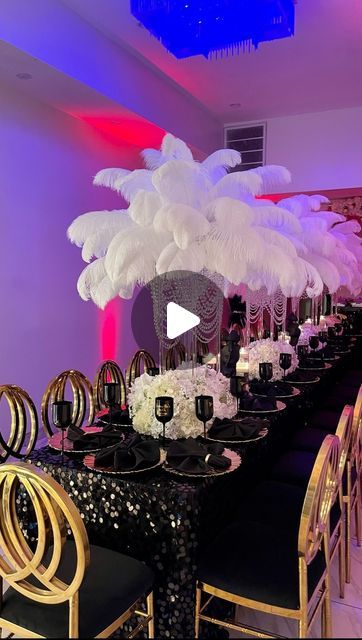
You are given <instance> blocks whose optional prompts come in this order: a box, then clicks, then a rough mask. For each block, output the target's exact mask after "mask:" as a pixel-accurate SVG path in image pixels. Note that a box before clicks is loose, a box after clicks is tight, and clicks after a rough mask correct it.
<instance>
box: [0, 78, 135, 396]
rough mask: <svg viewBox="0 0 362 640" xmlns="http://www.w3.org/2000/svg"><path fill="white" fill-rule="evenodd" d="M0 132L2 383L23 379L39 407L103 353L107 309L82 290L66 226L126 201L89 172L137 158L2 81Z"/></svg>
mask: <svg viewBox="0 0 362 640" xmlns="http://www.w3.org/2000/svg"><path fill="white" fill-rule="evenodd" d="M0 140H1V145H0V238H1V240H0V241H1V251H0V274H1V277H0V384H9V383H13V384H18V385H20V386H23V387H24V388H25V389H27V391H28V392H29V393H30V394H31V396H32V397H33V398H34V400H35V401H36V403H37V404H38V406H39V401H40V398H41V395H42V392H43V391H44V390H45V387H46V385H47V383H48V382H49V380H50V379H51V378H53V377H54V375H56V374H57V373H60V372H61V371H62V370H64V369H69V368H77V369H80V370H81V371H83V372H84V373H86V374H87V375H88V376H93V375H94V372H95V369H96V366H98V363H99V361H100V358H101V335H100V332H101V325H102V313H103V312H101V311H100V310H98V309H97V308H96V307H95V306H94V305H93V303H92V302H83V301H82V300H81V299H80V298H79V296H78V293H77V289H76V282H77V278H78V276H79V273H80V271H81V270H82V268H83V267H84V266H85V265H84V262H82V260H81V255H80V250H79V249H78V248H77V247H74V246H73V245H71V243H70V242H69V241H68V239H67V237H66V229H67V227H68V226H69V224H70V222H71V221H72V220H73V219H74V218H75V217H76V216H77V215H80V214H81V213H84V212H86V211H89V210H97V209H107V208H110V209H113V208H117V207H120V206H122V204H121V201H120V198H119V196H117V195H116V194H115V193H114V192H111V191H110V190H109V189H104V188H96V187H93V185H92V177H93V176H94V175H95V173H96V172H97V171H98V170H99V169H101V168H104V167H107V166H126V167H129V168H132V167H134V166H137V165H138V163H139V159H138V152H139V149H138V148H135V147H132V146H131V145H128V146H124V147H123V148H122V147H120V146H119V145H118V146H114V145H112V144H110V143H108V142H106V141H105V140H103V139H102V138H101V137H99V135H98V134H97V133H96V132H95V131H94V130H93V129H92V128H91V127H89V126H88V125H86V124H84V123H83V122H81V121H79V120H76V119H74V118H71V117H70V116H67V115H65V114H63V113H61V112H58V111H56V110H53V109H51V108H50V107H48V106H46V105H44V104H41V103H40V102H37V101H35V100H31V99H28V98H25V97H24V95H23V94H22V93H18V92H17V91H14V90H13V89H9V87H7V86H0Z"/></svg>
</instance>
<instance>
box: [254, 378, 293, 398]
mask: <svg viewBox="0 0 362 640" xmlns="http://www.w3.org/2000/svg"><path fill="white" fill-rule="evenodd" d="M250 391H251V393H256V394H260V395H262V396H270V397H275V396H290V395H292V390H291V388H290V385H289V384H287V383H286V382H260V381H258V380H253V381H252V382H251V383H250Z"/></svg>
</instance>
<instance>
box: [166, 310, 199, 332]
mask: <svg viewBox="0 0 362 640" xmlns="http://www.w3.org/2000/svg"><path fill="white" fill-rule="evenodd" d="M198 324H200V318H199V316H196V315H195V314H194V313H191V311H187V309H184V307H180V305H179V304H176V303H175V302H169V303H168V305H167V337H168V338H169V339H170V340H173V339H174V338H177V336H181V335H182V334H183V333H186V331H189V330H190V329H193V328H194V327H197V325H198Z"/></svg>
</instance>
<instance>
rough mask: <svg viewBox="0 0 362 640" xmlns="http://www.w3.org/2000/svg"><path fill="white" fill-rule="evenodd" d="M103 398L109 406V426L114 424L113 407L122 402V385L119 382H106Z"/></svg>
mask: <svg viewBox="0 0 362 640" xmlns="http://www.w3.org/2000/svg"><path fill="white" fill-rule="evenodd" d="M103 399H104V402H105V404H106V405H107V407H108V408H109V414H108V419H109V426H111V425H112V418H113V408H114V407H115V406H116V405H117V404H118V405H119V404H120V403H121V387H120V385H119V383H118V382H104V384H103Z"/></svg>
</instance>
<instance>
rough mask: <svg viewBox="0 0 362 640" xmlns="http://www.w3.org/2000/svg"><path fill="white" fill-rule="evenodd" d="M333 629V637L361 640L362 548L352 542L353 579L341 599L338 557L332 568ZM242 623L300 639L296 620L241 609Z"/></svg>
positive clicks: (314, 630)
mask: <svg viewBox="0 0 362 640" xmlns="http://www.w3.org/2000/svg"><path fill="white" fill-rule="evenodd" d="M331 590H332V616H333V617H332V624H333V626H332V629H333V634H332V637H333V638H362V547H357V544H356V541H355V540H353V548H352V580H351V583H350V584H347V585H346V592H345V597H344V599H343V600H341V598H340V597H339V589H338V557H335V559H334V561H333V566H332V579H331ZM238 618H239V620H240V621H243V622H244V623H246V624H248V625H252V626H253V627H257V628H259V629H265V630H267V631H269V632H271V633H273V634H274V633H275V634H278V635H281V636H284V637H287V638H296V637H297V625H296V623H295V622H294V621H287V620H285V619H282V618H277V617H276V616H269V615H268V614H262V613H254V612H252V611H250V610H248V609H245V608H242V607H239V615H238ZM320 629H321V627H320V622H319V621H316V623H315V624H314V625H313V628H312V631H311V633H310V635H309V637H310V638H320V637H321V632H320ZM230 637H231V638H247V637H248V638H250V636H246V635H244V634H242V633H237V632H235V631H234V632H231V633H230Z"/></svg>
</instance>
